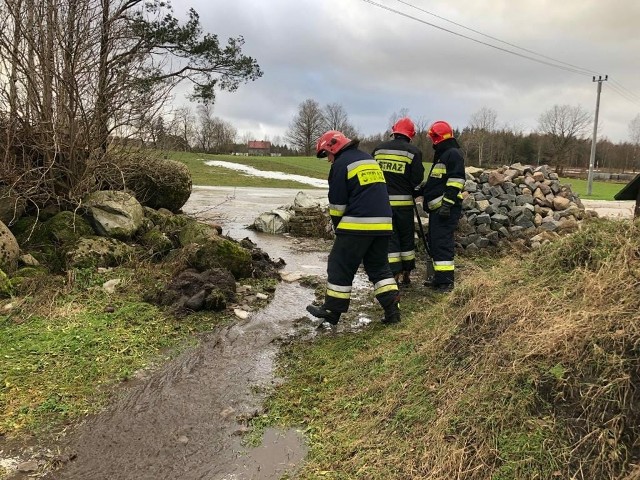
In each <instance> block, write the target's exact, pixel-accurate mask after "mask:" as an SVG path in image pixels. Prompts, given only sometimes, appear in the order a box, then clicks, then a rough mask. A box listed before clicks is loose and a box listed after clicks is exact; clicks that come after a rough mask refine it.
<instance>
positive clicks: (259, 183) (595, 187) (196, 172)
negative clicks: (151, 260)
mask: <svg viewBox="0 0 640 480" xmlns="http://www.w3.org/2000/svg"><path fill="white" fill-rule="evenodd" d="M169 158H171V159H173V160H179V161H181V162H184V163H185V164H186V165H187V166H188V167H189V170H190V171H191V175H192V177H193V183H194V185H219V186H233V187H238V186H246V187H272V188H314V187H311V186H310V185H306V184H303V183H299V182H293V181H290V180H275V179H268V178H257V177H251V176H249V175H244V174H241V173H238V172H235V171H233V170H230V169H226V168H222V167H210V166H207V165H205V164H204V161H206V160H221V161H225V162H232V163H238V164H241V165H248V166H251V167H254V168H257V169H258V170H265V171H277V172H284V173H289V174H293V175H304V176H306V177H312V178H318V179H326V178H327V175H328V173H329V164H328V163H327V161H326V160H324V159H318V158H315V157H241V156H235V155H207V154H202V153H191V152H170V153H169ZM429 168H431V164H430V163H425V169H426V171H427V172H428V171H429ZM560 182H561V183H562V184H568V185H571V189H572V191H573V192H574V193H576V194H578V195H579V196H580V198H585V199H590V200H613V196H614V195H615V194H616V193H618V192H619V191H620V190H621V189H622V188H623V187H624V185H625V184H624V183H615V182H600V181H594V182H593V184H592V192H591V193H592V194H591V195H587V181H586V180H580V179H577V178H561V179H560Z"/></svg>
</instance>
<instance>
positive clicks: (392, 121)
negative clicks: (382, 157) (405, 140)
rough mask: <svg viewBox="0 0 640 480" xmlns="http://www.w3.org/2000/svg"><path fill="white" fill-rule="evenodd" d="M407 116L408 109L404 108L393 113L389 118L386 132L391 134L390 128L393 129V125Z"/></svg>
mask: <svg viewBox="0 0 640 480" xmlns="http://www.w3.org/2000/svg"><path fill="white" fill-rule="evenodd" d="M408 116H409V109H408V108H406V107H402V108H401V109H400V111H398V112H393V113H392V114H391V115H390V116H389V125H388V127H387V131H389V132H391V127H393V125H394V124H395V123H396V122H397V121H398V120H400V119H401V118H403V117H408Z"/></svg>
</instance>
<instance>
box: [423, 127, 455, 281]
mask: <svg viewBox="0 0 640 480" xmlns="http://www.w3.org/2000/svg"><path fill="white" fill-rule="evenodd" d="M427 135H428V136H429V138H430V139H431V142H432V143H433V149H434V151H435V154H434V157H433V165H432V166H431V170H430V171H429V175H428V176H427V181H426V183H425V184H424V186H423V188H422V196H423V197H424V204H423V206H424V211H425V212H429V229H428V238H427V241H428V243H429V249H430V251H431V256H432V258H433V270H434V276H433V279H427V282H426V283H425V285H427V286H429V287H431V288H433V289H434V290H436V291H439V292H450V291H451V290H453V285H454V263H453V257H454V253H455V243H454V233H455V230H456V227H457V226H458V221H459V220H460V215H461V214H462V206H461V202H462V194H461V192H462V189H463V188H464V182H465V173H464V157H463V154H462V151H461V150H460V145H459V144H458V141H457V140H456V139H455V138H454V136H453V129H452V128H451V125H449V124H448V123H447V122H443V121H441V120H440V121H437V122H434V123H433V124H432V125H431V127H429V131H428V132H427Z"/></svg>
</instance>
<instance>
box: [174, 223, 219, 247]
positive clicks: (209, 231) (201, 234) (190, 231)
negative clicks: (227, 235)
mask: <svg viewBox="0 0 640 480" xmlns="http://www.w3.org/2000/svg"><path fill="white" fill-rule="evenodd" d="M217 235H218V231H217V230H216V228H215V227H212V226H211V225H207V224H206V223H201V222H198V221H196V220H193V219H190V218H188V219H187V221H186V222H184V225H183V226H182V228H181V229H180V230H179V231H178V241H179V242H180V245H182V246H183V247H184V246H186V245H189V244H190V243H197V244H198V245H203V244H205V243H207V242H208V241H209V240H210V239H211V238H212V237H215V236H217Z"/></svg>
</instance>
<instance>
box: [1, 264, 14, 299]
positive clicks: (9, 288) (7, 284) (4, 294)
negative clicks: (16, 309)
mask: <svg viewBox="0 0 640 480" xmlns="http://www.w3.org/2000/svg"><path fill="white" fill-rule="evenodd" d="M12 295H13V285H12V284H11V280H9V277H7V274H6V273H4V271H3V270H2V269H0V298H10V297H11V296H12Z"/></svg>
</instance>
